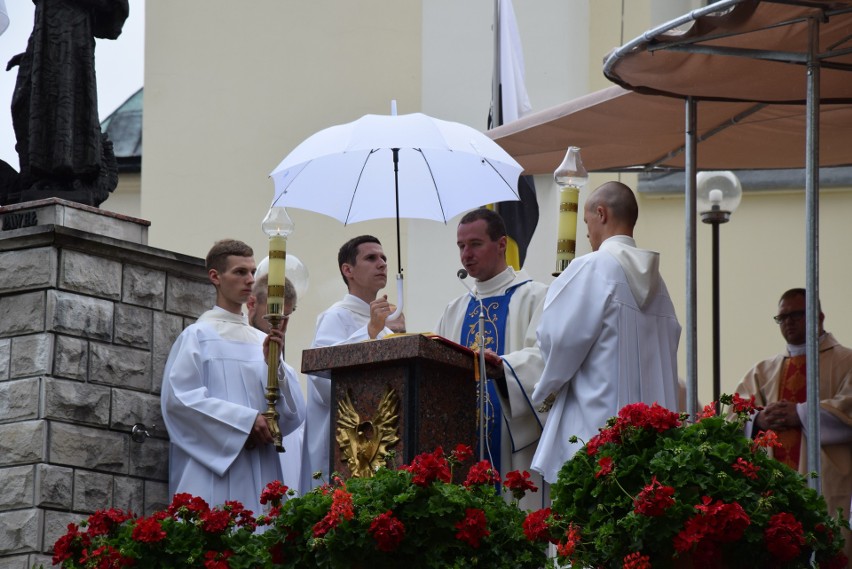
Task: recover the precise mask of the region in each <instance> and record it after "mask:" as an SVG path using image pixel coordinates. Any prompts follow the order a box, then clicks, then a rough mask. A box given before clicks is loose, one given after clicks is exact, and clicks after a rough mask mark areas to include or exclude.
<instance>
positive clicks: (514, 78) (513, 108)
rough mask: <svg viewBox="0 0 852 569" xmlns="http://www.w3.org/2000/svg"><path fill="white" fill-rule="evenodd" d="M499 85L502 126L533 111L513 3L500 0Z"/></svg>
mask: <svg viewBox="0 0 852 569" xmlns="http://www.w3.org/2000/svg"><path fill="white" fill-rule="evenodd" d="M497 25H498V33H499V36H498V38H499V39H498V41H499V43H500V54H499V58H500V60H499V61H500V85H501V95H502V100H503V109H502V111H503V124H505V123H509V122H512V121H515V120H518V119H519V118H521V117H522V116H524V114H525V113H527V112H529V111H530V109H532V106H531V105H530V99H529V96H527V87H526V84H525V83H524V52H523V48H522V47H521V35H520V33H518V22H517V20H515V10H514V8H512V0H499V7H498V21H497Z"/></svg>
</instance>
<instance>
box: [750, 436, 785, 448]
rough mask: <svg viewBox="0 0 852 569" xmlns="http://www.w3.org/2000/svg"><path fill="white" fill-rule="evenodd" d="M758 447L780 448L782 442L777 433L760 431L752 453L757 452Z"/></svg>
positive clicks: (755, 439)
mask: <svg viewBox="0 0 852 569" xmlns="http://www.w3.org/2000/svg"><path fill="white" fill-rule="evenodd" d="M758 447H763V448H780V447H781V442H780V441H779V440H778V435H777V434H776V433H775V431H760V432H759V433H757V436H756V437H754V442H753V443H752V444H751V450H752V452H754V451H756V450H757V449H758Z"/></svg>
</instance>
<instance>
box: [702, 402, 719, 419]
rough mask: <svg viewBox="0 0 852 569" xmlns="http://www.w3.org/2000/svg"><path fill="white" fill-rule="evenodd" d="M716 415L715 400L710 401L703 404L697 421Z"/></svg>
mask: <svg viewBox="0 0 852 569" xmlns="http://www.w3.org/2000/svg"><path fill="white" fill-rule="evenodd" d="M715 416H716V402H715V401H712V402H710V403H708V404H707V405H705V406H704V409H703V410H702V411H701V414H700V415H698V422H701V419H709V418H710V417H715Z"/></svg>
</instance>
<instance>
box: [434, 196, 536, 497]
mask: <svg viewBox="0 0 852 569" xmlns="http://www.w3.org/2000/svg"><path fill="white" fill-rule="evenodd" d="M507 239H508V238H507V235H506V226H505V224H504V222H503V219H502V218H501V217H500V215H499V214H498V213H496V212H494V211H491V210H489V209H484V208H483V209H478V210H474V211H471V212H469V213H467V214H465V215H464V216H463V217H462V219H461V221H460V222H459V225H458V232H457V244H458V247H459V256H460V260H461V263H462V266H463V267H464V268H465V270H466V271H467V273H468V274H469V275H470V276H471V277H473V279H474V284H473V286H474V291H475V296H474V295H471V294H463V295H461V296H459V297H458V298H456V299H455V300H453V301H452V302H450V303H449V304H448V305H447V307H446V309H445V310H444V313H443V315H442V316H441V319H440V321H439V322H438V325H437V326H436V328H435V332H436V333H437V334H439V335H441V336H444V337H446V338H449V339H451V340H454V341H456V342H458V343H460V344H462V345H464V346H467V347H469V348H471V349H473V350H477V351H478V350H480V349H485V350H486V358H487V359H488V361H489V362H490V363H492V364H497V367H498V369H500V370H501V371H502V377H498V378H488V383H487V392H488V394H487V401H486V421H487V422H486V431H487V435H486V443H487V446H486V450H487V452H486V453H485V456H486V458H488V459H489V460H490V461H491V463H492V464H493V465H494V466H495V467H496V468H497V469H498V471H499V472H500V475H501V476H505V475H506V473H507V472H510V471H512V470H520V471H524V470H527V471H530V463H531V461H532V457H533V454H534V453H535V449H536V445H537V443H538V440H539V436H540V435H541V430H542V425H543V423H544V416H545V415H544V414H541V413H539V412H538V411H537V410H536V408H535V407H534V406H533V404H532V402H531V400H530V394H531V393H532V391H533V388H534V386H535V384H536V382H537V381H538V380H539V377H540V375H541V370H542V358H541V352H540V351H539V348H538V344H537V342H536V336H535V331H536V327H537V326H538V322H539V318H540V316H541V310H542V305H543V303H544V296H545V293H546V292H547V286H546V285H544V284H542V283H539V282H535V281H533V280H532V279H531V278H530V276H529V275H528V274H527V273H526V272H525V271H523V270H521V271H515V270H513V269H512V268H511V267H509V266H508V264H507V263H506V244H507ZM480 300H481V301H482V308H483V309H484V312H485V327H484V328H485V334H484V339H482V338H480V337H479V311H480V302H479V301H480ZM472 412H473V410H472ZM530 472H531V473H532V477H531V479H532V481H533V483H534V484H535V485H536V486H537V487H538V488H540V489H541V488H542V482H541V478H540V477H539V476H538V475H537V474H536V473H534V472H532V471H530ZM545 500H546V497H545V492H544V491H543V490H540V491H539V492H537V493H531V492H528V493H527V495H526V496H525V497H524V499H523V500H522V501H521V504H520V506H521V507H522V508H526V509H533V508H541V507H544V505H545V504H544V502H545Z"/></svg>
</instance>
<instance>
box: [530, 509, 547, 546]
mask: <svg viewBox="0 0 852 569" xmlns="http://www.w3.org/2000/svg"><path fill="white" fill-rule="evenodd" d="M549 517H550V508H543V509H541V510H536V511H534V512H530V513H529V514H527V517H526V518H525V519H524V526H523V527H524V535H525V536H527V539H528V540H530V541H550V525H549V524H548V523H547V518H549Z"/></svg>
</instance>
